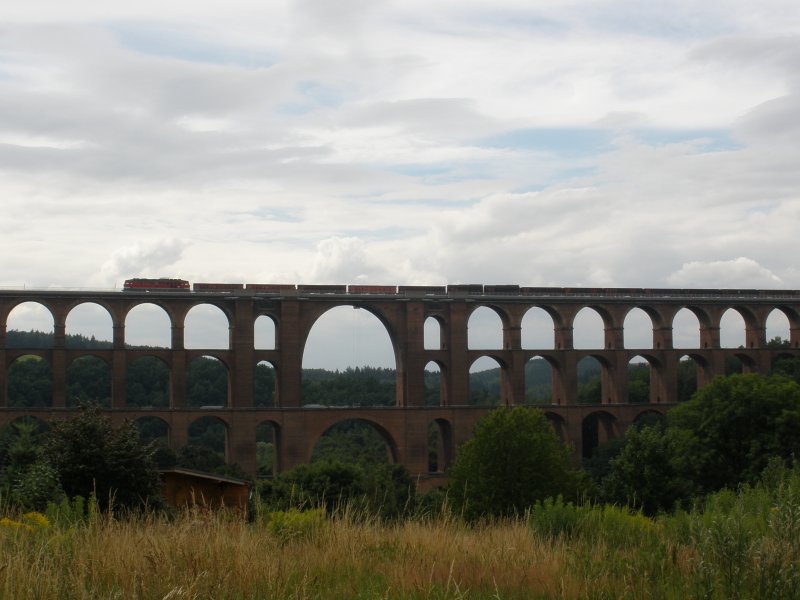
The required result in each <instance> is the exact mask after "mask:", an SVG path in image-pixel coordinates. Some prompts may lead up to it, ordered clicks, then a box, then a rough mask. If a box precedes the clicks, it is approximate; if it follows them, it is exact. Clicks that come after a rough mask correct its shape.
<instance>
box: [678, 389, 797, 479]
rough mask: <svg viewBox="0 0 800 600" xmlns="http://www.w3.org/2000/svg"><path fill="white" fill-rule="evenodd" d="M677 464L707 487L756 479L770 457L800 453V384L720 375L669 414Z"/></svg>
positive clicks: (689, 476) (689, 475) (787, 457)
mask: <svg viewBox="0 0 800 600" xmlns="http://www.w3.org/2000/svg"><path fill="white" fill-rule="evenodd" d="M668 423H669V435H670V436H671V437H672V438H673V441H672V443H674V444H675V450H676V468H677V469H678V471H679V472H682V473H684V474H685V475H686V476H687V477H688V478H689V479H690V480H692V481H693V482H694V483H695V484H696V485H697V486H698V488H699V489H700V490H701V491H703V492H710V491H714V490H718V489H720V488H722V487H725V486H728V487H735V486H737V485H738V484H739V483H741V482H749V483H753V482H755V481H756V480H757V478H758V476H759V474H760V473H761V471H763V469H764V468H765V467H766V465H767V463H768V461H769V460H770V457H780V458H783V459H789V458H790V457H792V456H793V455H800V385H798V384H797V383H795V382H794V381H791V380H789V379H787V378H786V377H783V376H779V375H773V376H768V377H765V376H759V375H754V374H744V375H731V376H729V377H725V378H723V377H718V378H716V379H715V380H714V381H713V382H712V383H710V384H709V385H707V386H705V387H704V388H702V389H701V390H699V391H698V392H697V393H696V394H695V395H694V396H693V397H692V399H691V400H690V401H689V402H685V403H683V404H681V405H679V406H677V407H676V408H674V409H673V410H672V411H670V413H669V414H668Z"/></svg>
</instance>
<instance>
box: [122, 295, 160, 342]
mask: <svg viewBox="0 0 800 600" xmlns="http://www.w3.org/2000/svg"><path fill="white" fill-rule="evenodd" d="M125 347H126V348H150V349H155V348H171V347H172V322H171V321H170V318H169V315H168V314H167V311H165V310H164V309H163V308H161V307H160V306H158V305H157V304H152V303H150V302H144V303H142V304H137V305H136V306H134V307H133V308H132V309H130V310H129V311H128V314H126V315H125Z"/></svg>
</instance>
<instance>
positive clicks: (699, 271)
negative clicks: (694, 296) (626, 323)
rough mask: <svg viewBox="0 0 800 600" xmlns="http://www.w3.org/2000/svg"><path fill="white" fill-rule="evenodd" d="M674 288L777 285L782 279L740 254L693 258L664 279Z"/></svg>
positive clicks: (779, 284) (766, 286) (772, 286)
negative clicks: (706, 259)
mask: <svg viewBox="0 0 800 600" xmlns="http://www.w3.org/2000/svg"><path fill="white" fill-rule="evenodd" d="M667 281H668V282H669V283H670V285H673V286H675V287H693V288H780V287H782V284H783V282H782V281H781V280H780V278H779V277H777V276H776V275H775V274H774V273H772V272H771V271H770V270H769V269H765V268H764V267H762V266H761V265H759V264H758V263H757V262H756V261H754V260H752V259H750V258H746V257H744V256H740V257H738V258H735V259H733V260H715V261H692V262H689V263H686V264H684V265H682V266H681V268H680V269H679V270H678V271H676V272H675V273H673V274H672V275H670V276H669V277H668V278H667Z"/></svg>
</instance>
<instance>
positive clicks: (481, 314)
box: [467, 306, 503, 350]
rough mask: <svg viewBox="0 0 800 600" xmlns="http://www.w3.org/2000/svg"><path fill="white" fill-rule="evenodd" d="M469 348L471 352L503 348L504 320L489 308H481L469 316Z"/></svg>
mask: <svg viewBox="0 0 800 600" xmlns="http://www.w3.org/2000/svg"><path fill="white" fill-rule="evenodd" d="M467 347H468V348H469V349H470V350H500V349H502V348H503V320H502V319H501V318H500V315H498V314H497V313H496V312H495V311H494V310H492V309H491V308H489V307H488V306H479V307H478V308H476V309H475V310H474V311H472V313H471V314H470V315H469V320H468V321H467Z"/></svg>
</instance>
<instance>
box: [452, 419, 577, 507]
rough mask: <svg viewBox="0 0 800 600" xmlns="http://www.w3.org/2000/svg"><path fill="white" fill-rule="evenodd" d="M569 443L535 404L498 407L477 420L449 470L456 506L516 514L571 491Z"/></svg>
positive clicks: (573, 472) (573, 475) (573, 476)
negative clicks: (563, 439) (473, 429)
mask: <svg viewBox="0 0 800 600" xmlns="http://www.w3.org/2000/svg"><path fill="white" fill-rule="evenodd" d="M572 463H573V457H572V452H571V450H570V448H569V447H568V446H566V445H564V444H563V443H562V442H561V441H560V440H559V439H558V437H557V436H556V434H555V431H554V430H553V427H552V425H551V424H550V423H549V421H548V420H547V418H546V417H545V416H544V413H543V412H541V411H540V410H538V409H533V408H523V407H516V408H513V409H507V408H499V409H497V410H494V411H492V412H491V413H489V414H488V415H487V416H486V417H484V418H483V419H481V420H480V421H479V422H478V424H477V425H476V426H475V431H474V436H473V438H472V439H471V440H469V441H468V442H467V443H466V444H464V445H463V446H461V447H460V448H459V450H458V454H457V456H456V460H455V462H454V463H453V466H452V467H451V469H450V472H449V481H450V483H449V488H450V491H451V498H452V500H453V503H454V505H455V507H456V509H458V510H460V511H461V512H462V514H463V515H464V516H465V517H466V518H467V519H470V520H472V519H475V518H478V517H481V516H505V515H514V514H519V513H521V512H522V511H524V510H525V509H526V508H527V507H529V506H530V505H532V504H533V503H534V502H536V501H537V500H543V499H544V498H547V497H551V496H558V495H559V494H561V495H566V496H569V497H573V496H575V495H576V493H577V490H578V488H579V485H580V476H579V474H578V472H577V471H576V470H575V468H574V467H573V464H572Z"/></svg>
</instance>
